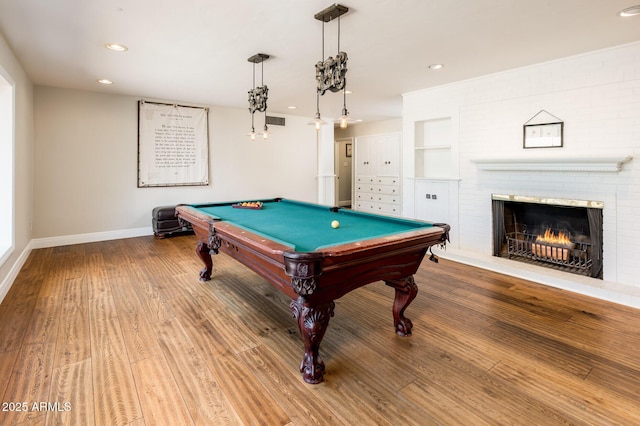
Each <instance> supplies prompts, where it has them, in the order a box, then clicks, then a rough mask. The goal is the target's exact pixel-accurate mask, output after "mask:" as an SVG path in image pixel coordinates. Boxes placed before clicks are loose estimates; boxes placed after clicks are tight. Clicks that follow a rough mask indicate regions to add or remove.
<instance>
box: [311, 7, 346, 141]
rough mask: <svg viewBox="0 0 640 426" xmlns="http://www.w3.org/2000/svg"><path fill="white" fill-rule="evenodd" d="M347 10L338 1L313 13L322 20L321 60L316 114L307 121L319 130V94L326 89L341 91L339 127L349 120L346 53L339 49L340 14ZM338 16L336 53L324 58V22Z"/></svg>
mask: <svg viewBox="0 0 640 426" xmlns="http://www.w3.org/2000/svg"><path fill="white" fill-rule="evenodd" d="M348 11H349V8H348V7H346V6H342V5H339V4H338V3H335V4H332V5H331V6H329V7H327V8H326V9H324V10H323V11H321V12H318V13H316V14H315V15H314V18H315V19H317V20H319V21H322V60H321V61H320V62H318V63H316V81H317V88H316V115H315V118H314V120H313V121H312V122H311V123H309V124H313V125H315V126H316V130H320V127H321V126H322V125H323V124H326V121H324V120H322V118H321V116H320V96H322V95H324V94H325V92H326V91H327V90H330V91H332V92H340V91H342V92H343V108H342V114H341V117H340V127H341V128H343V129H344V128H346V127H347V123H348V121H349V111H347V89H346V87H347V79H346V74H347V59H348V57H347V54H346V53H345V52H341V51H340V16H342V15H344V14H345V13H347V12H348ZM336 18H338V54H337V55H336V56H335V58H334V57H331V56H329V57H328V58H327V59H325V58H324V24H325V22H330V21H332V20H334V19H336Z"/></svg>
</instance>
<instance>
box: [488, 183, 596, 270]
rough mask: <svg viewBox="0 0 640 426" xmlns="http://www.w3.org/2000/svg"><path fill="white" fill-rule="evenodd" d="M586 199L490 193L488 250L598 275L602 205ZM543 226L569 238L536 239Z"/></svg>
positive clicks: (497, 253) (550, 265) (543, 264)
mask: <svg viewBox="0 0 640 426" xmlns="http://www.w3.org/2000/svg"><path fill="white" fill-rule="evenodd" d="M532 200H533V201H532ZM592 204H594V203H593V202H566V203H564V204H563V200H557V199H552V200H551V201H548V200H547V199H544V198H538V197H516V196H502V195H496V194H494V195H493V196H492V222H493V255H494V256H498V257H508V258H510V259H513V260H518V261H523V262H526V263H533V264H536V265H539V266H545V267H549V268H553V269H557V270H561V271H566V272H570V273H575V274H580V275H586V276H590V277H592V278H598V279H602V268H603V266H602V251H603V249H602V235H603V231H602V222H603V216H602V208H601V207H600V204H601V203H596V204H597V205H598V206H597V207H591V205H592ZM546 230H549V231H547V232H553V233H554V234H556V235H557V234H559V233H560V232H562V233H564V234H566V235H568V236H570V240H571V244H570V245H558V244H556V243H547V242H540V240H539V237H538V235H542V234H544V233H545V231H546Z"/></svg>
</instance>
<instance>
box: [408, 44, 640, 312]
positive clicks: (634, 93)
mask: <svg viewBox="0 0 640 426" xmlns="http://www.w3.org/2000/svg"><path fill="white" fill-rule="evenodd" d="M542 109H544V110H546V111H548V112H549V113H551V114H553V115H555V116H557V117H559V118H560V119H562V120H563V121H564V146H563V147H562V148H548V149H523V148H522V132H523V127H522V126H523V124H524V123H525V122H527V121H528V120H529V119H530V118H531V117H532V116H534V115H535V114H536V113H538V111H540V110H542ZM447 116H450V117H452V122H456V123H457V125H458V128H457V129H456V130H457V131H456V132H455V134H456V135H457V138H456V140H455V141H454V144H456V145H457V146H456V152H457V153H458V164H459V176H457V177H459V180H452V185H458V194H459V197H458V200H457V201H458V211H457V213H458V214H457V216H454V217H451V220H450V222H451V223H452V225H453V226H454V227H455V228H457V233H456V236H457V238H456V240H455V241H456V242H457V245H458V247H457V248H458V249H460V250H461V251H464V252H469V253H474V254H475V255H476V256H477V257H478V258H479V259H483V258H484V259H485V260H486V261H488V262H495V260H491V261H490V260H488V259H486V257H490V253H491V193H503V194H518V195H533V196H544V197H550V196H553V197H561V198H573V199H585V200H598V201H604V203H605V208H604V281H601V280H592V279H588V280H586V281H585V280H584V279H583V277H577V276H576V278H573V275H572V274H564V275H565V276H568V277H563V278H561V279H560V281H565V280H568V281H570V282H571V281H574V282H576V283H578V284H577V286H578V287H580V288H578V287H576V288H573V289H574V290H576V291H581V292H584V293H587V294H591V295H595V296H598V297H603V298H607V299H611V300H613V301H616V302H620V303H624V304H629V305H632V306H638V307H640V279H639V278H638V275H639V274H638V271H639V269H638V266H639V265H638V261H639V260H640V43H632V44H628V45H623V46H619V47H616V48H612V49H607V50H602V51H596V52H591V53H588V54H584V55H580V56H574V57H569V58H564V59H561V60H557V61H553V62H546V63H542V64H538V65H535V66H530V67H526V68H520V69H516V70H511V71H507V72H502V73H498V74H493V75H489V76H485V77H481V78H477V79H473V80H467V81H463V82H460V83H456V84H451V85H447V86H442V87H438V88H434V89H427V90H423V91H418V92H412V93H409V94H406V95H404V103H403V132H404V142H403V144H404V147H403V161H404V170H405V173H406V172H407V171H411V170H413V169H412V162H413V140H414V129H415V122H416V121H421V120H429V119H434V118H439V117H447ZM620 154H622V155H632V156H633V157H634V159H633V160H631V161H630V162H627V163H625V164H624V165H623V169H622V171H620V172H525V171H517V172H506V171H503V172H499V171H483V170H479V169H478V168H477V167H476V164H475V163H474V162H473V160H474V159H479V158H501V157H508V158H516V159H526V158H530V157H552V158H555V157H569V156H574V157H581V156H607V155H609V156H610V155H620ZM405 178H406V179H405V184H404V200H403V201H404V203H403V214H404V215H405V216H409V217H411V216H413V205H414V200H413V199H412V197H413V192H412V187H413V182H412V181H411V179H410V178H411V174H410V173H406V174H405ZM454 248H455V247H454ZM538 269H541V268H538ZM536 274H537V275H536ZM544 274H546V273H545V272H539V271H537V270H535V269H534V272H533V275H534V278H535V277H536V276H540V278H541V279H540V281H541V282H543V281H545V280H544V279H542V275H544ZM589 280H592V281H589ZM595 281H598V282H595ZM551 284H552V285H553V283H551ZM583 286H587V287H589V286H591V287H593V288H595V289H597V290H595V291H591V290H590V289H589V288H582V287H583Z"/></svg>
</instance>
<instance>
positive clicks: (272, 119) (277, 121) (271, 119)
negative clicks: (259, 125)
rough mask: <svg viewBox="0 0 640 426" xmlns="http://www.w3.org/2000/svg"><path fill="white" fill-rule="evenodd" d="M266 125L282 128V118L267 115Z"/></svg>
mask: <svg viewBox="0 0 640 426" xmlns="http://www.w3.org/2000/svg"><path fill="white" fill-rule="evenodd" d="M266 124H273V125H274V126H284V117H271V116H269V115H267V122H266Z"/></svg>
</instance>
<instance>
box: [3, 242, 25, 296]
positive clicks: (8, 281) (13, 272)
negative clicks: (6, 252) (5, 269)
mask: <svg viewBox="0 0 640 426" xmlns="http://www.w3.org/2000/svg"><path fill="white" fill-rule="evenodd" d="M31 249H32V247H31V244H28V245H27V247H26V248H25V249H24V250H23V251H22V253H20V256H19V257H18V259H17V260H16V262H15V263H14V264H13V266H12V267H11V269H10V270H9V273H8V274H7V275H6V276H5V277H4V280H2V282H0V302H2V301H3V300H4V297H5V296H6V295H7V293H8V292H9V289H10V288H11V286H12V285H13V282H14V281H15V280H16V277H17V276H18V273H19V272H20V270H21V269H22V267H23V266H24V264H25V262H26V261H27V259H28V258H29V254H31ZM12 251H13V250H12Z"/></svg>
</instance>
